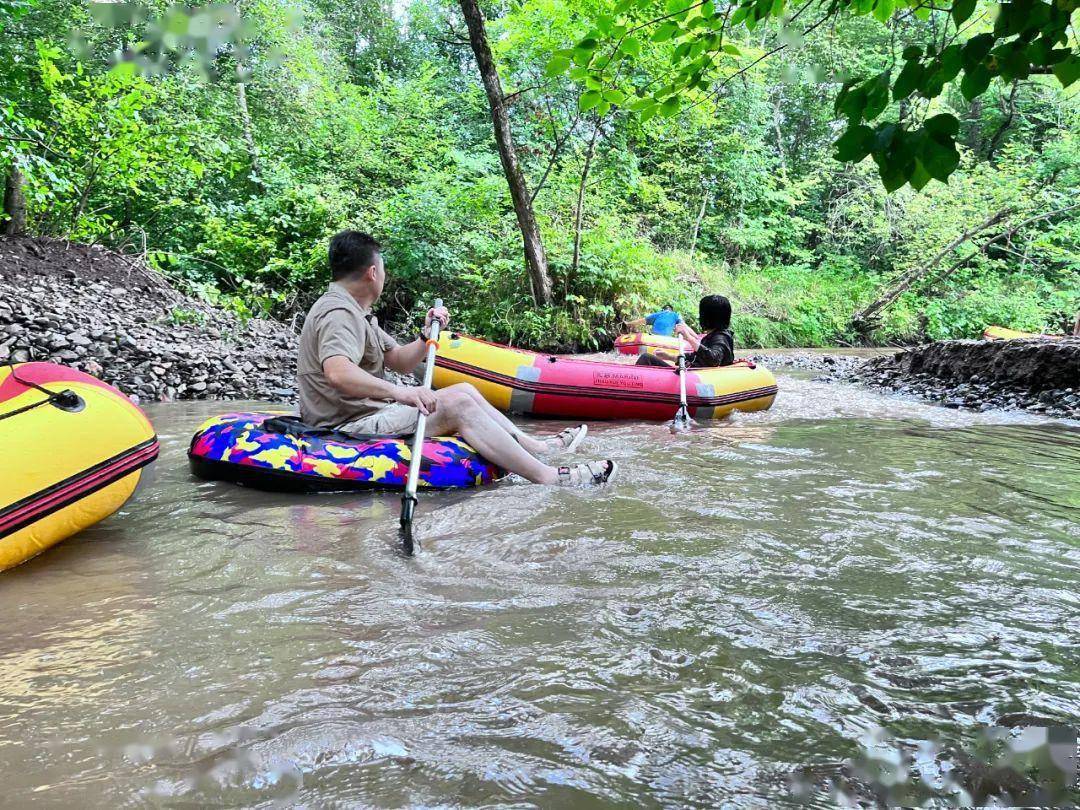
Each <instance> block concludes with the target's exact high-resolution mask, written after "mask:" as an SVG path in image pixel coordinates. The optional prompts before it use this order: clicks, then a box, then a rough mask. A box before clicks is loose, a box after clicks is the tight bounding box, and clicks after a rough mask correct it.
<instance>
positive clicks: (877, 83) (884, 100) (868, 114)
mask: <svg viewBox="0 0 1080 810" xmlns="http://www.w3.org/2000/svg"><path fill="white" fill-rule="evenodd" d="M867 84H868V85H869V86H868V87H867V90H866V105H865V106H864V107H863V110H862V114H863V117H864V118H865V119H866V120H867V121H873V120H874V119H875V118H877V117H878V116H879V115H881V114H882V113H883V112H885V108H886V107H887V106H888V105H889V74H888V73H881V74H880V75H878V77H877V78H875V79H873V80H871V81H870V82H868V83H867Z"/></svg>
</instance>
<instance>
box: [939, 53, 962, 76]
mask: <svg viewBox="0 0 1080 810" xmlns="http://www.w3.org/2000/svg"><path fill="white" fill-rule="evenodd" d="M938 60H939V61H940V62H941V74H942V76H943V77H944V79H945V81H947V82H951V81H952V80H953V79H955V78H956V74H957V73H959V72H960V63H961V61H962V59H961V56H960V46H959V45H950V46H949V47H948V48H946V49H945V50H943V51H942V52H941V53H940V54H938Z"/></svg>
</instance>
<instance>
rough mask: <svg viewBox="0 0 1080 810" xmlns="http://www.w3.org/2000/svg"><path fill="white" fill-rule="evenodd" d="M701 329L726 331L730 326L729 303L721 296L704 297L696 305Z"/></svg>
mask: <svg viewBox="0 0 1080 810" xmlns="http://www.w3.org/2000/svg"><path fill="white" fill-rule="evenodd" d="M698 321H699V322H700V323H701V328H702V329H707V330H709V331H710V332H711V331H712V330H714V329H727V328H728V327H730V326H731V302H730V301H728V300H727V299H726V298H725V297H724V296H722V295H706V296H705V297H704V298H702V299H701V303H700V304H698Z"/></svg>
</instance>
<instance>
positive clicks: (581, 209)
mask: <svg viewBox="0 0 1080 810" xmlns="http://www.w3.org/2000/svg"><path fill="white" fill-rule="evenodd" d="M600 124H601V122H600V121H597V122H596V124H595V125H594V126H593V133H592V137H591V138H589V148H588V149H586V150H585V165H584V166H582V167H581V182H580V183H578V190H577V205H576V206H575V208H574V257H573V259H571V260H570V273H569V274H568V276H567V282H566V285H567V290H568V291H569V288H570V286H571V285H572V283H573V279H574V277H575V276H577V271H578V265H579V264H580V263H581V222H582V220H583V219H584V217H585V186H586V184H587V183H588V181H589V168H590V167H591V166H592V159H593V152H594V151H595V150H596V139H597V136H599V134H600Z"/></svg>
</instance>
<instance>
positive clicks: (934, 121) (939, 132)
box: [923, 113, 960, 138]
mask: <svg viewBox="0 0 1080 810" xmlns="http://www.w3.org/2000/svg"><path fill="white" fill-rule="evenodd" d="M923 129H925V130H926V131H927V132H930V133H932V134H933V135H936V136H942V137H945V138H955V137H956V135H957V133H958V132H960V121H959V120H958V119H957V117H956V116H955V115H951V114H950V113H941V114H940V115H935V116H934V117H933V118H928V119H926V121H925V122H923Z"/></svg>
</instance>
